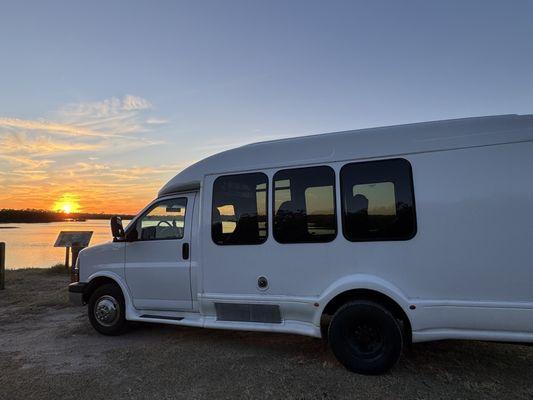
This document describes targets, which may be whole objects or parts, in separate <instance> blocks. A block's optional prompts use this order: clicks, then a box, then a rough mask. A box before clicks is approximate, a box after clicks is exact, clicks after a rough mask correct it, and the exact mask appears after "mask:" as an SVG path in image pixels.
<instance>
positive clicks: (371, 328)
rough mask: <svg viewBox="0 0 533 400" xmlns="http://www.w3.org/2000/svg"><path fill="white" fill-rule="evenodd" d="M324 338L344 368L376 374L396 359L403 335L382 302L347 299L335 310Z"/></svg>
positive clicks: (389, 367) (366, 373)
mask: <svg viewBox="0 0 533 400" xmlns="http://www.w3.org/2000/svg"><path fill="white" fill-rule="evenodd" d="M328 340H329V344H330V346H331V349H332V351H333V354H335V357H337V360H339V362H340V363H341V364H342V365H344V366H345V367H346V368H347V369H348V370H350V371H352V372H357V373H359V374H364V375H379V374H382V373H384V372H387V371H388V370H390V369H391V368H392V367H393V366H394V365H395V364H396V363H397V362H398V360H399V359H400V355H401V353H402V347H403V342H404V341H403V334H402V329H401V327H400V324H399V323H398V321H397V320H396V318H394V316H393V315H392V314H391V313H390V312H389V311H388V310H387V309H386V308H385V307H383V306H382V305H380V304H378V303H374V302H372V301H366V300H360V301H351V302H349V303H346V304H345V305H343V306H342V307H341V308H339V310H338V311H337V312H336V313H335V315H334V316H333V318H332V320H331V324H330V326H329V330H328Z"/></svg>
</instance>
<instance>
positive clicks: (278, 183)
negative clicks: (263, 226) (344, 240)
mask: <svg viewBox="0 0 533 400" xmlns="http://www.w3.org/2000/svg"><path fill="white" fill-rule="evenodd" d="M336 234H337V222H336V217H335V172H334V171H333V169H331V168H330V167H310V168H298V169H285V170H281V171H278V172H277V173H276V174H275V175H274V237H275V239H276V240H277V241H278V242H280V243H314V242H329V241H331V240H333V239H334V238H335V236H336Z"/></svg>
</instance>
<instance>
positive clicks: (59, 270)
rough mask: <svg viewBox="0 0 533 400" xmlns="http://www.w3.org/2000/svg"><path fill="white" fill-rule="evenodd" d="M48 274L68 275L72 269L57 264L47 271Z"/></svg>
mask: <svg viewBox="0 0 533 400" xmlns="http://www.w3.org/2000/svg"><path fill="white" fill-rule="evenodd" d="M46 272H48V273H50V274H64V275H68V274H70V269H69V268H67V267H65V264H61V263H60V264H55V265H52V266H51V267H50V268H47V269H46Z"/></svg>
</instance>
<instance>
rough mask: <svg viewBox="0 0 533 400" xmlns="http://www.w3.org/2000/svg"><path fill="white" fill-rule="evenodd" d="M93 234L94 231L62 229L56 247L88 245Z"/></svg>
mask: <svg viewBox="0 0 533 400" xmlns="http://www.w3.org/2000/svg"><path fill="white" fill-rule="evenodd" d="M92 236H93V232H92V231H61V232H59V236H58V237H57V239H56V243H55V244H54V247H82V248H83V247H87V246H89V242H90V241H91V237H92Z"/></svg>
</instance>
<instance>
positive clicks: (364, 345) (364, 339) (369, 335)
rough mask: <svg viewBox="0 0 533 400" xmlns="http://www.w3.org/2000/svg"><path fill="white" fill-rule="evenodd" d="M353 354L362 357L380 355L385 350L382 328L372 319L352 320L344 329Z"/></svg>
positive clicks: (372, 357)
mask: <svg viewBox="0 0 533 400" xmlns="http://www.w3.org/2000/svg"><path fill="white" fill-rule="evenodd" d="M344 334H345V338H346V339H347V341H348V344H349V346H350V348H351V350H352V351H353V352H354V354H355V355H356V356H357V357H359V358H363V359H367V360H370V359H375V358H378V357H380V356H381V355H382V354H383V352H384V350H385V338H384V335H383V329H382V327H381V326H379V325H378V324H377V323H375V322H374V321H354V322H353V323H352V324H349V326H347V327H346V329H345V330H344Z"/></svg>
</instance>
